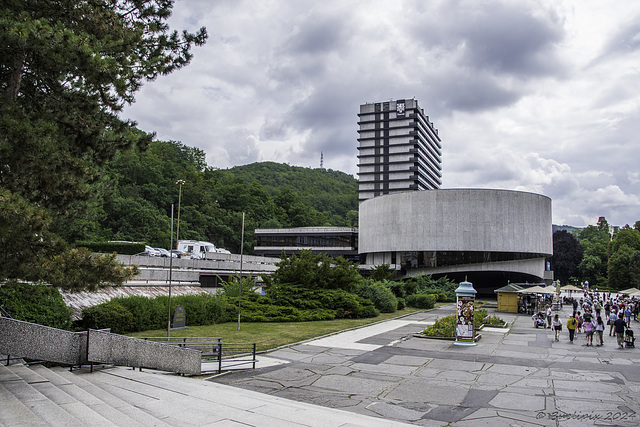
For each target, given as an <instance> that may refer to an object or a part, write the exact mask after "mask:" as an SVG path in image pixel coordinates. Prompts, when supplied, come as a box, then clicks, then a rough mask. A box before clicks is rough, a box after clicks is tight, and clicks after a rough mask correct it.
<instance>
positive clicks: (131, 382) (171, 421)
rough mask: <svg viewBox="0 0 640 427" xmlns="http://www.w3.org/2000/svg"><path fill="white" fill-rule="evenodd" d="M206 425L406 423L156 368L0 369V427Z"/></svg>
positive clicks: (373, 425) (326, 426)
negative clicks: (141, 369) (243, 388)
mask: <svg viewBox="0 0 640 427" xmlns="http://www.w3.org/2000/svg"><path fill="white" fill-rule="evenodd" d="M205 425H207V426H208V425H219V426H223V425H225V426H227V425H228V426H232V425H237V426H240V425H242V426H274V427H282V426H310V427H316V426H317V427H332V426H335V427H338V426H346V425H349V426H362V427H378V426H379V427H383V426H384V427H388V426H399V425H404V424H401V423H397V422H394V421H391V420H385V419H382V418H373V417H370V416H366V415H362V414H356V413H351V412H345V411H341V410H337V409H330V408H324V407H320V406H315V405H310V404H306V403H300V402H294V401H291V400H287V399H282V398H279V397H275V396H269V395H265V394H261V393H257V392H252V391H249V390H240V389H236V388H234V387H230V386H226V385H222V384H217V383H213V382H208V381H204V380H201V379H197V378H186V377H181V376H178V375H175V374H167V373H161V372H159V371H142V372H141V371H136V370H134V369H130V368H123V367H101V368H97V369H96V368H95V367H94V371H93V372H89V369H88V368H84V369H78V370H74V371H73V372H70V371H69V369H68V368H63V367H54V368H46V367H45V366H42V365H33V366H27V365H24V364H22V363H16V364H11V365H9V366H4V365H2V364H0V426H10V427H14V426H127V427H128V426H180V427H184V426H205Z"/></svg>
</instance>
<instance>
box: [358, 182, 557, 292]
mask: <svg viewBox="0 0 640 427" xmlns="http://www.w3.org/2000/svg"><path fill="white" fill-rule="evenodd" d="M551 221H552V219H551V199H550V198H549V197H546V196H543V195H540V194H534V193H526V192H521V191H509V190H493V189H447V190H428V191H408V192H405V193H399V194H391V195H386V196H380V197H375V198H372V199H369V200H366V201H364V202H362V203H361V204H360V218H359V244H358V248H359V252H360V253H361V254H363V255H365V257H366V258H365V259H366V262H365V263H366V264H368V265H379V264H383V263H385V264H392V265H395V266H396V268H398V269H403V270H407V274H410V275H413V274H417V273H418V272H425V273H436V274H437V273H446V272H456V271H457V272H461V269H462V270H465V271H489V270H493V271H503V272H509V271H511V272H513V271H516V272H517V271H520V272H522V273H523V274H525V275H527V276H534V277H539V278H540V279H541V280H542V279H543V278H544V276H545V272H544V265H545V263H544V258H545V257H548V256H551V255H552V253H553V240H552V225H551ZM407 254H409V256H410V257H416V258H415V259H413V260H409V261H407V259H406V256H407ZM416 254H417V255H416ZM418 257H419V259H418Z"/></svg>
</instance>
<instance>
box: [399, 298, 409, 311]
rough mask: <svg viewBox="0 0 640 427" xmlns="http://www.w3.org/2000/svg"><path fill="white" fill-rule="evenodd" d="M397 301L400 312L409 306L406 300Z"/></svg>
mask: <svg viewBox="0 0 640 427" xmlns="http://www.w3.org/2000/svg"><path fill="white" fill-rule="evenodd" d="M397 300H398V310H404V308H405V307H406V306H407V303H406V301H405V300H404V298H397Z"/></svg>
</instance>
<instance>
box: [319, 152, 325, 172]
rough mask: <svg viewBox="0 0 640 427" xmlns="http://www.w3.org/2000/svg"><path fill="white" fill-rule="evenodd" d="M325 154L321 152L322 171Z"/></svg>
mask: <svg viewBox="0 0 640 427" xmlns="http://www.w3.org/2000/svg"><path fill="white" fill-rule="evenodd" d="M323 165H324V153H323V152H322V151H321V152H320V169H322V168H323V167H324V166H323Z"/></svg>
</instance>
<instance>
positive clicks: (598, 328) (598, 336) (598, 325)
mask: <svg viewBox="0 0 640 427" xmlns="http://www.w3.org/2000/svg"><path fill="white" fill-rule="evenodd" d="M603 333H604V322H603V321H602V317H600V316H598V318H597V319H596V345H597V346H603V345H604V341H603V340H602V335H603Z"/></svg>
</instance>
